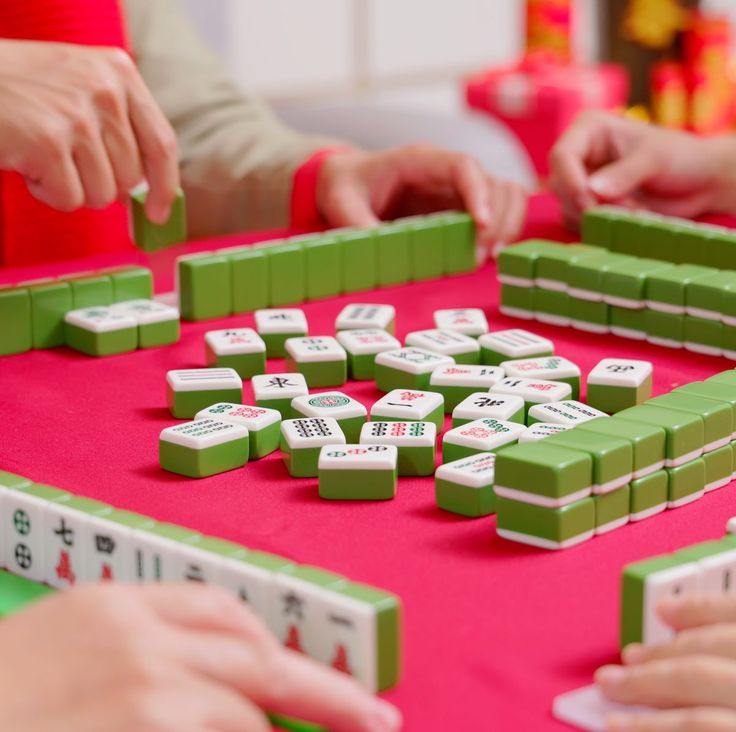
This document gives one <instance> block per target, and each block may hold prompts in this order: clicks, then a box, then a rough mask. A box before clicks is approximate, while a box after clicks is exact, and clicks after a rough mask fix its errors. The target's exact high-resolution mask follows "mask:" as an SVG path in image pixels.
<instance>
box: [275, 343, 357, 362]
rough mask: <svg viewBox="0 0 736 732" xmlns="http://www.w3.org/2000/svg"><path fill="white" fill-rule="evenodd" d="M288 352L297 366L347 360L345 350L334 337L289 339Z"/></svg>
mask: <svg viewBox="0 0 736 732" xmlns="http://www.w3.org/2000/svg"><path fill="white" fill-rule="evenodd" d="M286 352H287V354H288V355H289V358H290V359H291V360H292V361H294V362H295V363H297V364H299V363H317V362H321V361H344V360H345V359H346V354H345V349H344V348H343V347H342V346H341V345H340V344H339V343H338V341H337V339H335V338H333V337H332V336H311V337H306V338H289V340H288V341H286Z"/></svg>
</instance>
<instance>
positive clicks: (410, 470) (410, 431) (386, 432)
mask: <svg viewBox="0 0 736 732" xmlns="http://www.w3.org/2000/svg"><path fill="white" fill-rule="evenodd" d="M436 442H437V427H436V425H435V424H433V423H432V422H366V423H365V424H364V425H363V429H362V430H361V431H360V444H361V445H396V448H397V449H398V451H399V475H432V473H434V449H435V443H436Z"/></svg>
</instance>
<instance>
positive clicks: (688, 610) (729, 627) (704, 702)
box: [596, 595, 736, 732]
mask: <svg viewBox="0 0 736 732" xmlns="http://www.w3.org/2000/svg"><path fill="white" fill-rule="evenodd" d="M659 612H660V615H661V616H662V618H663V619H664V620H666V621H667V623H668V624H669V625H670V626H672V627H673V628H675V629H676V630H677V631H679V632H678V634H677V636H676V637H675V638H674V640H672V641H670V642H668V643H663V644H661V645H657V646H649V647H645V646H641V645H638V644H632V645H630V646H628V647H626V648H625V649H624V651H623V653H622V657H623V666H604V667H603V668H601V669H599V670H598V673H597V674H596V681H597V683H598V685H599V686H600V688H601V690H602V691H603V693H604V694H605V695H606V696H607V697H608V698H609V699H611V700H612V701H616V702H620V703H622V704H641V705H644V706H649V707H654V708H656V709H657V710H660V711H657V712H655V713H654V714H628V715H627V714H622V715H615V716H614V717H613V718H612V719H610V720H609V722H608V726H607V730H608V732H732V730H734V729H736V595H719V596H700V597H681V598H672V599H668V600H667V601H663V602H662V603H661V604H660V606H659Z"/></svg>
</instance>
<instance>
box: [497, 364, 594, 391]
mask: <svg viewBox="0 0 736 732" xmlns="http://www.w3.org/2000/svg"><path fill="white" fill-rule="evenodd" d="M501 368H502V369H503V370H504V371H505V372H506V376H507V377H522V378H525V379H545V380H546V381H561V382H563V383H565V384H569V385H570V388H571V389H572V398H573V399H578V398H579V397H580V367H579V366H578V365H577V364H574V363H573V362H572V361H568V359H566V358H563V357H562V356H545V357H543V358H526V359H515V360H513V361H503V362H502V363H501Z"/></svg>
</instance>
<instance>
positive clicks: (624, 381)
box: [588, 358, 652, 389]
mask: <svg viewBox="0 0 736 732" xmlns="http://www.w3.org/2000/svg"><path fill="white" fill-rule="evenodd" d="M651 375H652V364H651V363H650V362H649V361H637V360H635V359H631V358H604V359H603V360H602V361H601V362H600V363H598V364H597V365H596V366H595V367H594V368H593V370H592V371H591V372H590V374H588V383H589V384H596V385H600V386H621V387H628V388H633V389H635V388H637V387H639V386H641V385H642V384H643V383H644V382H645V381H646V380H647V379H648V378H649V377H651Z"/></svg>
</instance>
